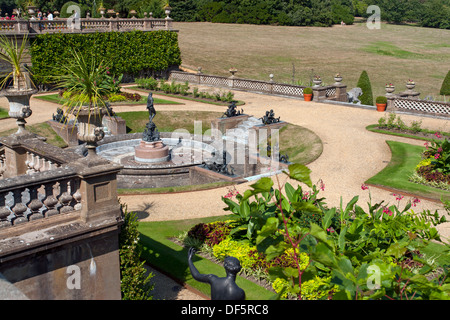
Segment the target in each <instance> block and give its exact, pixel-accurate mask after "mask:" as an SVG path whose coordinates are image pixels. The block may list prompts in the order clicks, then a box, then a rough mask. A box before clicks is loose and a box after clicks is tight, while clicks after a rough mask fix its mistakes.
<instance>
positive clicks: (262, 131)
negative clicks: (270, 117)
mask: <svg viewBox="0 0 450 320" xmlns="http://www.w3.org/2000/svg"><path fill="white" fill-rule="evenodd" d="M286 124H287V123H286V122H284V121H280V122H275V123H271V124H266V125H258V126H254V127H252V128H251V130H253V132H254V133H255V136H254V139H255V140H254V141H252V142H250V141H249V143H250V144H251V143H256V146H253V148H251V149H255V147H256V150H255V151H259V150H258V149H259V147H261V143H263V142H265V141H267V139H269V138H273V139H275V140H276V141H278V140H279V135H278V130H280V129H281V128H282V127H284V126H285V125H286ZM274 132H276V133H277V135H276V136H275V135H274ZM264 146H265V144H264Z"/></svg>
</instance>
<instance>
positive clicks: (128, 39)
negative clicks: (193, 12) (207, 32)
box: [30, 30, 181, 83]
mask: <svg viewBox="0 0 450 320" xmlns="http://www.w3.org/2000/svg"><path fill="white" fill-rule="evenodd" d="M71 48H75V49H77V50H78V51H80V52H82V53H85V54H88V55H92V56H95V57H96V58H98V59H99V60H101V59H103V60H104V61H105V62H106V63H108V64H109V65H110V68H111V72H112V73H113V74H116V75H119V74H124V75H125V77H124V78H126V79H128V80H130V78H133V79H134V77H138V76H143V75H149V74H150V75H160V74H163V72H164V71H166V70H168V69H169V68H171V67H176V66H179V65H180V64H181V52H180V48H179V46H178V34H177V33H176V32H173V31H164V30H160V31H151V32H143V31H131V32H103V33H99V32H96V33H91V34H65V33H56V34H42V35H38V36H37V37H36V38H35V39H33V40H32V42H31V47H30V52H31V62H32V65H33V67H32V71H33V74H34V77H35V80H36V81H37V82H38V83H52V77H53V76H57V75H58V74H59V67H58V66H59V65H60V64H63V63H64V61H66V60H67V59H68V57H69V56H70V55H69V54H70V49H71Z"/></svg>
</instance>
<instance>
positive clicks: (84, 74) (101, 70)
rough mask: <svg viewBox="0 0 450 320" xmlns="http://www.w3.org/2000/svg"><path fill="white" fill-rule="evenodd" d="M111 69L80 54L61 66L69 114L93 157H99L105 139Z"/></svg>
mask: <svg viewBox="0 0 450 320" xmlns="http://www.w3.org/2000/svg"><path fill="white" fill-rule="evenodd" d="M107 73H108V67H107V66H106V65H105V64H104V62H103V61H98V60H97V59H96V58H95V57H94V56H90V57H88V56H85V55H83V54H80V53H79V52H77V51H76V50H72V51H71V57H70V59H69V60H67V61H66V62H65V63H63V64H60V70H58V72H57V74H59V75H58V76H55V77H54V78H55V79H56V83H57V85H58V86H59V87H62V88H64V89H65V90H66V92H67V93H69V95H70V98H69V99H67V101H66V102H65V103H64V107H65V108H66V114H73V115H74V116H75V118H76V119H77V122H78V130H79V131H78V138H79V139H80V140H82V141H86V142H87V147H88V150H89V153H90V154H94V153H95V146H96V143H97V141H99V140H101V139H102V138H103V131H102V124H101V123H102V117H103V115H104V114H106V113H107V109H106V108H105V106H106V104H105V101H104V97H106V96H108V95H109V94H110V93H111V88H110V87H109V86H108V85H107V81H106V79H107V78H108V75H107Z"/></svg>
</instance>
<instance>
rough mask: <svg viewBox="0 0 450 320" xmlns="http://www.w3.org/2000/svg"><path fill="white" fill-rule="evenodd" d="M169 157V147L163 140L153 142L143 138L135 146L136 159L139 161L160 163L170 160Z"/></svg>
mask: <svg viewBox="0 0 450 320" xmlns="http://www.w3.org/2000/svg"><path fill="white" fill-rule="evenodd" d="M169 158H170V154H169V147H168V146H166V145H165V144H164V143H163V142H162V141H161V140H159V141H152V142H147V141H144V140H142V141H141V142H140V144H139V146H137V147H136V148H135V155H134V159H135V160H136V161H138V162H143V163H158V162H165V161H168V160H169Z"/></svg>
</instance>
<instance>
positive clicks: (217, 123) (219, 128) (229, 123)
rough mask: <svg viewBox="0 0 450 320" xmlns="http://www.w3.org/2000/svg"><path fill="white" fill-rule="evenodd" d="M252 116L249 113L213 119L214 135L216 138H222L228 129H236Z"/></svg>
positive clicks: (212, 129)
mask: <svg viewBox="0 0 450 320" xmlns="http://www.w3.org/2000/svg"><path fill="white" fill-rule="evenodd" d="M248 118H250V116H249V115H247V114H242V115H240V116H235V117H229V118H217V119H214V120H212V121H211V131H212V136H214V137H215V138H216V139H221V138H222V136H223V135H225V134H226V132H227V130H228V129H234V128H236V127H237V126H238V125H239V124H241V123H242V122H244V121H245V120H247V119H248Z"/></svg>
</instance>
